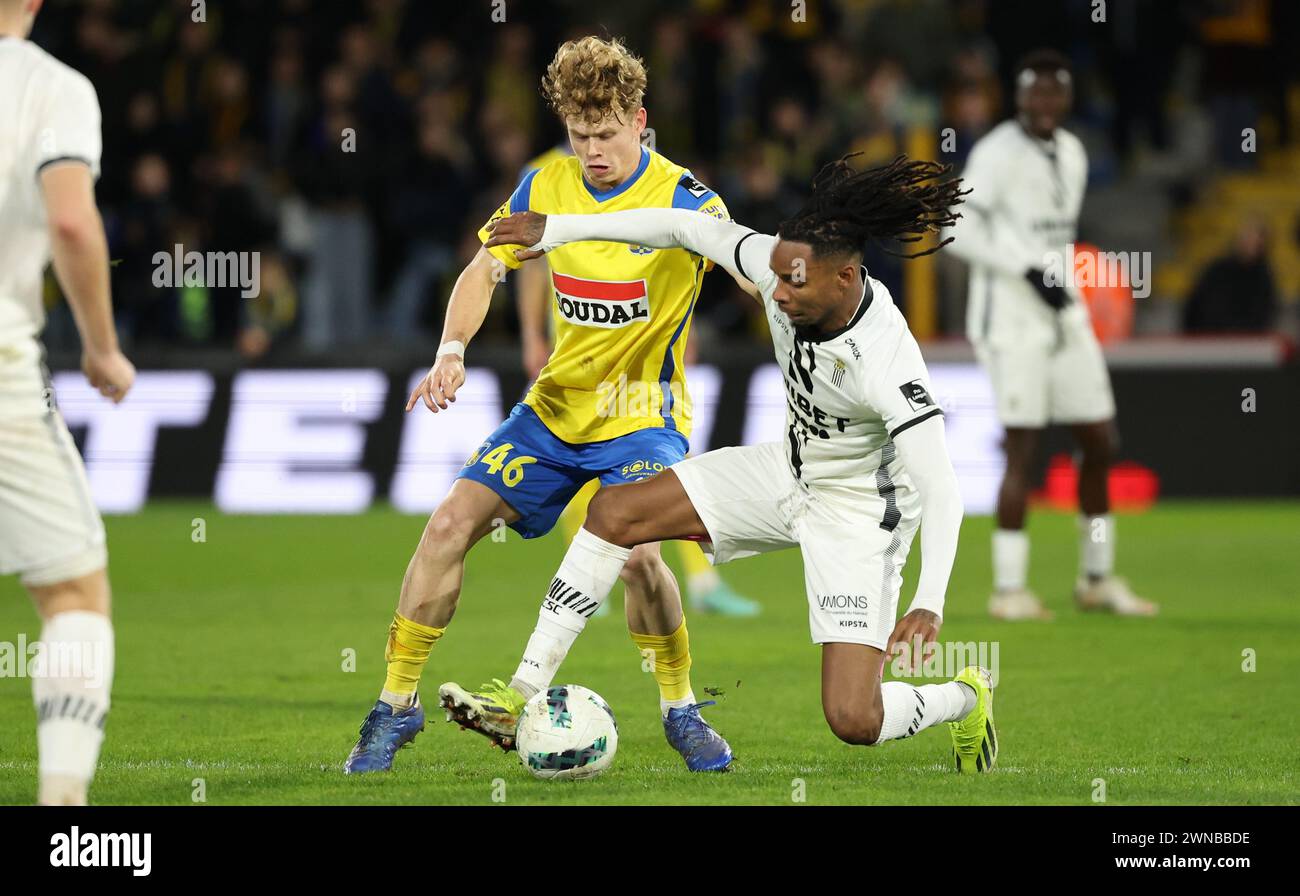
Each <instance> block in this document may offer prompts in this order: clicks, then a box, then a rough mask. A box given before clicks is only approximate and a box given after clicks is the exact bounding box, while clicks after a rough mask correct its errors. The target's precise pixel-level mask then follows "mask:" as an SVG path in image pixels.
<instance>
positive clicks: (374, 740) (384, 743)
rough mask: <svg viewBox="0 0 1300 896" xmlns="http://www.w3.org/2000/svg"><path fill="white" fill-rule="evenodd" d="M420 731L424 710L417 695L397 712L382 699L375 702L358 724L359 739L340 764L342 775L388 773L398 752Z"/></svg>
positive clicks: (422, 728) (421, 729)
mask: <svg viewBox="0 0 1300 896" xmlns="http://www.w3.org/2000/svg"><path fill="white" fill-rule="evenodd" d="M423 730H424V707H423V706H421V705H420V698H419V695H417V696H416V698H415V700H414V701H413V702H412V703H411V705H410V706H408V707H407V708H406V709H403V710H399V711H397V712H393V708H392V707H391V706H389V705H388V704H387V703H385V702H384V701H383V700H377V701H375V708H374V709H372V710H370V715H368V716H366V720H365V721H364V722H363V723H362V724H361V739H360V740H358V741H357V745H356V746H355V747H353V748H352V752H351V753H349V754H348V761H347V762H345V763H343V773H344V774H345V775H358V774H361V773H362V772H387V771H391V770H392V768H393V757H394V756H395V755H396V754H397V751H398V750H400V749H401V748H402V747H404V746H406V745H407V744H409V743H410V742H411V741H413V740H415V735H417V734H419V733H420V732H421V731H423Z"/></svg>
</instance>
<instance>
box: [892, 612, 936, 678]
mask: <svg viewBox="0 0 1300 896" xmlns="http://www.w3.org/2000/svg"><path fill="white" fill-rule="evenodd" d="M939 625H940V619H939V617H938V616H936V615H935V614H934V613H931V612H930V611H929V610H913V611H912V612H910V613H908V614H907V615H906V616H904V617H903V618H902V619H900V620H898V625H896V626H894V631H893V634H891V635H890V636H889V645H888V649H887V650H886V651H885V653H886V656H888V657H896V656H900V655H901V656H903V658H904V659H903V662H904V666H903V668H904V669H906V670H907V672H908V674H913V675H914V674H916V672H917V671H918V670H919V669H920V667H921V663H922V662H923V661H924V659H925V653H926V650H927V648H928V646H929V645H931V644H934V643H936V642H937V641H938V640H939Z"/></svg>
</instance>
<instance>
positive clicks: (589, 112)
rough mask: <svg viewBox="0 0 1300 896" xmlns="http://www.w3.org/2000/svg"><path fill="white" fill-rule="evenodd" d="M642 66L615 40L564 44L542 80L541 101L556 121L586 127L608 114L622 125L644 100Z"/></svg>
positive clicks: (585, 40) (644, 81) (643, 73)
mask: <svg viewBox="0 0 1300 896" xmlns="http://www.w3.org/2000/svg"><path fill="white" fill-rule="evenodd" d="M645 85H646V74H645V63H643V62H642V61H641V60H640V58H638V57H637V56H636V55H635V54H634V53H632V52H631V51H630V50H629V49H628V48H627V47H625V46H623V42H622V41H621V40H619V39H618V38H614V39H613V40H601V39H600V38H599V37H591V36H589V37H584V38H581V39H579V40H570V41H565V42H564V43H563V44H561V45H560V48H559V49H558V50H556V51H555V58H554V59H552V60H551V64H550V65H549V66H547V67H546V75H545V76H544V77H543V78H542V95H543V96H545V97H546V99H547V101H548V102H549V103H550V104H551V108H552V109H554V110H555V112H556V114H557V115H559V116H560V118H561V119H568V118H570V117H575V118H581V119H583V120H584V121H586V122H587V123H589V124H596V123H597V122H599V121H602V120H603V119H604V118H605V117H606V116H608V115H609V114H610V113H613V114H614V115H615V116H616V117H617V118H618V119H619V121H627V120H628V118H630V117H631V116H633V115H635V114H636V111H637V109H640V108H641V100H642V98H643V97H644V96H645Z"/></svg>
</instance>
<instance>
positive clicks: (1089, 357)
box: [975, 326, 1115, 429]
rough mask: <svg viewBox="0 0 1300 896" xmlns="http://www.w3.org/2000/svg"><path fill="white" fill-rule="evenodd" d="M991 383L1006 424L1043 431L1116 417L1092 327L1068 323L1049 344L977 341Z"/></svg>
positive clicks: (1100, 353)
mask: <svg viewBox="0 0 1300 896" xmlns="http://www.w3.org/2000/svg"><path fill="white" fill-rule="evenodd" d="M975 354H976V356H977V357H978V358H979V361H980V363H981V364H982V365H983V366H984V369H985V370H986V371H988V374H989V378H990V379H992V381H993V394H994V395H995V396H997V405H998V419H999V420H1000V421H1001V422H1002V425H1003V426H1006V427H1015V428H1020V429H1043V428H1044V427H1046V426H1047V425H1048V424H1049V423H1065V424H1069V423H1099V422H1101V421H1103V420H1109V419H1111V418H1112V417H1114V416H1115V395H1114V393H1113V392H1112V391H1111V387H1110V374H1109V373H1108V372H1107V371H1106V358H1105V356H1104V355H1103V354H1102V352H1101V345H1100V344H1099V343H1098V342H1097V337H1096V336H1094V335H1093V332H1092V328H1091V327H1076V326H1065V327H1063V328H1062V341H1061V344H1060V346H1059V347H1058V348H1056V350H1054V351H1053V350H1052V348H1050V347H1039V346H1029V347H1023V348H1022V347H1014V348H1007V347H996V348H995V347H993V346H988V345H976V346H975Z"/></svg>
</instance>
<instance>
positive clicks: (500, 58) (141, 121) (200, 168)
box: [33, 0, 1300, 357]
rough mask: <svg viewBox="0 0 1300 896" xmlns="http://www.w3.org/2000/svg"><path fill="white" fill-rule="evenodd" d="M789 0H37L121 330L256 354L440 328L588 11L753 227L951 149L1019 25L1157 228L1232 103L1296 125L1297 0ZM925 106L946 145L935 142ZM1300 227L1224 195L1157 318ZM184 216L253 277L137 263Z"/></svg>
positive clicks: (1254, 286) (1005, 87)
mask: <svg viewBox="0 0 1300 896" xmlns="http://www.w3.org/2000/svg"><path fill="white" fill-rule="evenodd" d="M798 6H799V4H791V3H789V2H785V0H733V2H728V0H684V2H677V0H657V2H654V3H648V2H647V3H640V2H635V3H633V2H626V3H611V4H603V5H599V4H598V5H593V4H590V3H585V2H578V0H551V2H545V0H504V2H498V3H492V2H489V0H466V2H463V3H443V2H429V0H422V2H420V0H355V2H320V0H318V2H311V0H211V2H207V3H205V4H198V3H194V2H192V0H158V2H131V0H47V3H46V7H45V9H44V11H43V12H42V14H41V16H40V17H39V18H38V20H37V29H36V31H35V33H34V34H33V39H34V40H36V41H37V42H39V43H40V44H42V45H43V46H44V47H46V48H47V49H48V50H50V51H51V52H53V53H54V54H55V55H56V56H58V57H59V58H61V59H63V60H65V61H67V62H68V63H70V64H71V65H73V66H74V67H76V68H77V69H79V70H81V71H82V72H84V73H85V74H86V75H88V76H89V77H90V78H91V80H92V81H93V82H94V84H95V85H96V87H97V89H98V91H99V97H100V104H101V107H102V109H103V132H104V159H103V177H102V179H101V181H100V184H99V194H98V195H99V201H100V205H101V208H102V210H103V214H104V218H105V224H106V227H107V230H108V234H109V241H110V247H111V254H112V258H113V259H114V260H115V261H114V268H113V287H114V297H115V301H116V304H117V308H118V314H119V321H120V328H121V330H122V335H123V339H124V341H125V343H126V344H127V345H129V346H133V347H148V346H165V347H176V346H212V347H223V348H225V347H229V348H231V349H234V350H238V351H239V352H241V353H242V354H243V355H245V356H248V357H256V356H260V355H262V354H263V353H265V352H268V351H271V352H275V351H278V350H280V349H282V348H287V349H306V350H309V351H320V352H328V351H330V350H332V349H336V348H340V347H346V346H349V345H362V346H364V345H376V344H384V345H387V344H394V343H410V344H415V345H428V344H430V343H433V342H436V340H437V338H438V330H439V328H440V324H441V316H442V312H443V309H444V304H445V301H446V296H447V294H448V291H449V289H450V286H451V283H452V282H453V281H454V278H455V276H456V274H457V273H458V272H459V270H460V268H461V266H462V265H463V264H464V263H465V262H466V261H468V259H469V258H470V257H471V256H472V255H473V254H474V252H475V251H476V249H477V247H478V240H477V238H476V235H475V231H476V230H477V229H478V227H479V226H480V225H481V223H482V222H483V221H484V220H486V219H487V217H488V216H489V215H490V214H491V212H492V211H493V209H494V208H495V207H496V206H497V205H498V204H499V203H500V202H501V201H502V200H503V199H504V198H505V197H506V196H507V195H509V193H510V192H511V191H512V190H513V188H514V186H515V184H516V182H517V181H518V179H519V177H520V175H521V173H522V171H523V170H524V167H525V165H526V164H527V163H528V162H529V160H530V159H532V158H533V157H535V156H536V155H538V154H539V153H542V152H544V151H545V150H547V149H549V148H551V147H554V146H556V145H557V144H559V143H561V142H562V140H563V131H562V128H561V127H560V124H559V122H557V121H556V120H554V116H553V115H552V114H551V113H550V112H549V111H548V110H547V109H546V108H545V106H544V104H543V101H542V98H541V96H540V94H539V92H538V83H539V80H540V77H541V74H542V72H543V70H544V68H545V66H546V63H547V62H548V61H549V59H550V57H551V54H552V53H553V52H554V49H555V47H556V45H557V44H558V43H559V42H561V41H562V40H565V39H567V38H570V37H574V36H579V35H582V34H586V33H596V34H602V35H616V36H622V37H623V38H624V39H625V40H626V42H627V43H628V45H629V46H630V47H631V48H632V49H633V50H634V51H635V52H637V53H638V54H640V55H641V56H642V57H643V58H644V59H645V61H646V63H647V66H648V70H649V91H648V95H647V97H646V106H647V108H648V110H649V124H650V126H651V127H652V128H654V131H655V140H656V145H657V148H658V149H659V151H660V152H662V153H664V154H665V155H667V156H668V157H669V158H671V159H673V160H674V161H677V162H679V163H681V164H683V165H686V166H688V167H690V168H691V169H692V171H693V172H694V173H695V174H696V176H697V177H698V178H699V179H701V180H702V181H704V182H705V183H707V184H709V185H710V186H712V187H714V188H715V189H717V190H718V191H719V192H720V193H721V194H722V196H723V198H724V200H725V201H726V202H727V204H728V205H729V207H730V210H731V212H732V215H733V217H735V218H736V219H737V220H740V221H743V222H744V223H745V224H747V225H749V226H752V227H754V228H757V229H760V230H766V231H773V230H775V228H776V227H777V225H778V224H779V222H780V221H781V220H782V219H783V218H784V217H785V216H787V215H789V214H790V213H791V212H792V211H793V210H794V209H795V208H797V207H798V205H799V203H800V201H801V199H802V197H803V196H804V193H805V188H806V185H807V184H808V182H809V180H810V179H811V177H812V175H813V173H814V172H815V171H816V170H817V168H818V167H819V166H820V165H822V164H823V163H825V162H826V161H828V160H830V159H832V158H835V157H838V156H840V155H842V154H844V153H845V152H850V151H859V150H860V151H862V152H863V153H864V158H865V159H866V160H867V161H887V160H888V159H890V158H892V157H893V156H894V155H896V154H897V153H899V152H909V153H912V154H918V148H920V149H921V150H923V151H929V152H931V153H933V154H935V157H937V158H940V159H943V160H945V161H951V162H953V163H954V164H955V165H957V166H960V164H961V162H962V160H963V159H964V157H965V155H966V153H967V152H968V150H969V148H970V145H971V144H972V143H973V142H974V141H975V140H976V139H977V138H978V137H980V136H981V135H982V134H983V133H984V132H986V131H987V130H988V129H989V128H990V127H991V126H993V125H994V124H996V123H997V122H998V121H999V120H1001V119H1002V118H1004V117H1006V116H1007V115H1008V114H1009V113H1010V102H1011V96H1010V88H1009V85H1010V80H1011V74H1012V72H1011V69H1012V66H1013V65H1014V62H1015V60H1016V58H1017V57H1019V56H1020V55H1021V54H1022V53H1023V52H1025V51H1027V50H1029V49H1032V48H1034V47H1037V46H1040V45H1052V46H1055V47H1057V48H1059V49H1061V50H1063V51H1065V52H1066V53H1067V54H1068V55H1069V57H1070V58H1071V60H1072V61H1073V64H1074V66H1075V69H1076V108H1075V114H1074V119H1073V121H1072V123H1071V127H1073V128H1074V129H1075V130H1076V132H1078V133H1079V134H1080V135H1081V136H1082V137H1084V139H1085V142H1086V144H1087V146H1088V149H1089V153H1090V158H1091V164H1092V174H1091V176H1092V186H1093V188H1094V189H1099V190H1100V189H1106V188H1112V189H1114V188H1117V187H1118V188H1120V190H1121V192H1122V191H1123V190H1124V189H1125V188H1126V185H1127V184H1128V183H1129V182H1130V179H1133V178H1137V177H1139V176H1141V174H1142V172H1143V171H1150V170H1152V168H1153V166H1154V167H1155V168H1160V165H1161V164H1163V165H1164V168H1163V169H1162V170H1163V172H1164V173H1163V175H1162V178H1161V180H1160V184H1161V190H1162V191H1163V193H1164V195H1165V196H1166V197H1167V198H1168V199H1169V200H1170V203H1171V204H1170V206H1169V208H1170V209H1171V210H1170V211H1168V212H1162V213H1160V214H1158V215H1153V216H1151V218H1152V219H1151V220H1149V221H1145V222H1143V226H1145V227H1147V228H1149V229H1150V230H1151V231H1152V232H1153V235H1152V236H1151V239H1150V244H1151V245H1153V246H1158V245H1161V244H1163V243H1164V242H1166V241H1167V240H1168V239H1169V236H1168V233H1169V231H1170V230H1171V228H1172V225H1171V221H1170V215H1172V214H1175V213H1176V212H1177V210H1178V209H1179V208H1181V207H1184V206H1186V205H1188V204H1190V203H1193V202H1195V201H1196V199H1197V197H1198V191H1199V190H1200V189H1201V188H1202V186H1203V185H1204V184H1205V183H1206V182H1207V181H1208V180H1209V179H1210V178H1212V177H1214V176H1217V175H1219V174H1222V173H1231V172H1234V171H1241V170H1246V171H1249V170H1250V169H1252V167H1253V166H1255V165H1257V164H1258V161H1257V157H1256V155H1255V154H1253V153H1245V152H1243V151H1242V147H1241V144H1242V136H1241V135H1242V132H1243V129H1245V128H1251V129H1255V128H1260V127H1261V124H1265V125H1266V126H1265V127H1263V128H1262V130H1261V131H1260V135H1261V136H1260V139H1261V140H1263V141H1266V142H1270V143H1271V144H1272V145H1276V146H1286V145H1295V144H1296V143H1298V142H1300V121H1298V120H1296V106H1297V104H1296V103H1294V102H1292V101H1291V100H1292V99H1293V97H1294V91H1295V90H1296V85H1297V84H1298V83H1300V74H1298V72H1300V69H1298V62H1297V60H1298V59H1300V54H1296V53H1294V51H1293V50H1291V48H1290V47H1289V46H1287V44H1288V43H1289V41H1283V39H1282V35H1288V34H1289V35H1290V36H1291V37H1295V36H1296V35H1297V34H1300V27H1297V22H1300V4H1297V3H1292V2H1288V0H1189V2H1182V3H1176V2H1163V0H1113V2H1110V3H1103V4H1101V7H1102V8H1103V9H1104V13H1105V16H1106V21H1104V22H1098V21H1095V17H1096V11H1097V9H1098V4H1097V3H1095V2H1092V0H1059V2H1056V0H1051V2H1048V0H838V2H818V0H809V2H808V3H807V5H806V10H807V12H806V17H801V16H800V15H799V14H798V13H797V10H793V7H798ZM199 7H202V11H203V20H202V21H195V18H196V10H197V9H198V8H199ZM502 12H504V15H505V21H504V22H502V21H498V20H497V19H499V18H500V14H501V13H502ZM494 14H495V15H494ZM800 18H803V19H804V20H802V21H800V20H799V19H800ZM1189 110H1191V111H1193V112H1195V113H1196V115H1197V117H1198V118H1197V120H1199V121H1201V122H1203V125H1204V126H1203V127H1201V128H1200V130H1199V131H1197V130H1196V129H1195V128H1190V129H1189V127H1187V125H1186V121H1187V115H1188V112H1189ZM943 128H952V129H953V130H952V132H951V133H952V136H953V139H954V140H955V144H954V145H952V146H946V147H943V148H941V146H940V141H939V135H940V133H941V130H942V129H943ZM1189 133H1191V134H1192V136H1191V137H1189V136H1188V134H1189ZM1189 140H1191V141H1192V142H1193V143H1195V144H1196V145H1194V146H1192V147H1191V148H1190V149H1189V147H1188V145H1187V144H1188V141H1189ZM1293 220H1295V219H1293ZM1127 226H1128V230H1125V231H1123V234H1124V236H1123V237H1122V238H1128V239H1132V237H1130V236H1128V235H1129V234H1130V233H1131V231H1132V226H1133V225H1132V222H1131V221H1130V222H1128V225H1127ZM1108 236H1110V234H1108V232H1107V221H1106V220H1105V216H1098V215H1093V216H1091V217H1090V216H1088V214H1087V213H1085V220H1084V232H1083V233H1081V237H1082V238H1085V239H1089V240H1090V241H1091V242H1094V243H1098V244H1099V245H1103V246H1105V245H1106V244H1107V238H1108ZM1297 239H1300V233H1293V232H1279V231H1278V229H1277V228H1275V227H1274V228H1269V227H1268V226H1266V224H1264V223H1263V222H1261V221H1246V222H1242V225H1241V228H1240V232H1239V234H1238V236H1237V238H1236V240H1235V243H1234V244H1233V245H1227V243H1226V241H1225V244H1224V245H1223V246H1222V247H1221V249H1222V251H1223V253H1224V257H1223V258H1222V259H1221V260H1219V261H1215V262H1213V263H1212V264H1210V265H1209V266H1208V267H1207V268H1206V269H1205V270H1204V271H1203V273H1199V272H1198V281H1197V282H1196V283H1195V284H1194V288H1192V289H1190V290H1188V291H1187V292H1188V297H1187V300H1186V302H1185V304H1184V305H1183V306H1180V307H1179V313H1178V314H1177V315H1175V316H1174V317H1173V319H1174V320H1180V319H1181V320H1184V321H1185V326H1186V328H1187V329H1188V330H1189V331H1197V332H1224V331H1234V330H1236V331H1261V330H1267V329H1269V328H1270V327H1272V326H1273V325H1274V319H1275V316H1276V310H1277V307H1278V306H1279V305H1280V304H1287V303H1290V302H1292V301H1294V299H1295V298H1296V297H1295V296H1286V295H1279V294H1278V293H1279V290H1278V287H1277V286H1276V284H1275V279H1274V277H1273V276H1272V274H1271V272H1270V268H1269V263H1268V252H1267V248H1268V245H1269V241H1270V240H1276V241H1282V242H1283V243H1287V244H1290V251H1292V252H1294V251H1295V244H1294V243H1293V242H1292V241H1293V240H1297ZM178 244H179V245H181V246H183V247H184V249H185V250H186V251H190V250H197V251H200V252H202V251H208V250H211V251H220V252H229V251H240V252H254V251H255V252H258V253H260V260H261V293H260V295H259V296H257V297H256V298H252V299H245V298H242V297H241V295H240V289H239V287H238V286H237V285H236V286H230V287H217V286H209V285H191V286H184V285H182V286H180V287H177V288H160V287H158V286H155V285H154V271H155V264H154V260H153V259H154V256H155V254H156V253H158V252H167V253H171V252H172V251H173V247H174V246H176V245H178ZM1122 248H1125V249H1130V248H1134V247H1133V246H1131V245H1124V246H1122ZM1138 248H1142V246H1139V247H1138ZM1157 262H1159V258H1157ZM869 264H870V266H871V269H872V272H873V274H874V275H875V276H877V277H879V278H881V279H882V280H884V281H885V282H886V283H887V284H888V285H889V286H890V287H891V289H892V290H893V291H894V293H895V295H896V296H902V295H904V293H905V288H904V284H903V278H904V277H905V271H904V268H905V264H903V263H900V262H898V261H897V260H895V259H892V258H890V257H889V256H888V255H885V254H883V253H881V254H879V256H878V257H873V258H871V259H869ZM940 275H941V280H942V282H943V284H945V285H944V288H943V289H942V290H941V291H940V307H939V311H938V330H937V332H938V335H960V334H961V332H962V328H963V314H962V311H961V304H962V301H963V299H962V297H961V295H960V293H961V291H962V290H964V282H965V280H964V276H962V275H961V272H960V265H959V263H957V262H956V261H955V260H951V259H949V260H946V261H944V262H943V263H942V265H941V271H940ZM706 280H707V284H706V290H705V295H704V296H703V297H702V299H701V303H700V310H699V313H698V317H697V322H696V326H697V328H698V330H702V331H703V332H704V333H705V334H707V338H711V339H719V340H728V339H731V340H744V339H758V338H761V331H760V330H759V327H760V326H761V324H760V323H759V322H758V321H757V320H756V319H755V316H754V314H753V308H752V303H750V302H749V301H748V300H747V299H745V298H743V297H742V296H741V294H740V293H739V292H738V291H737V290H736V289H735V287H734V285H733V284H731V283H730V281H729V280H728V278H725V277H717V276H714V277H709V278H706ZM50 295H51V305H52V314H51V326H50V330H49V332H48V334H47V338H48V340H49V341H50V343H51V345H52V347H53V348H60V347H65V348H66V347H72V346H74V345H75V333H74V332H73V331H72V329H71V327H70V324H69V322H68V316H67V314H66V311H64V310H61V309H60V308H59V307H58V300H57V290H56V289H55V288H54V287H53V285H52V286H51V290H50ZM1177 298H1178V299H1182V298H1183V297H1182V296H1178V297H1177ZM1170 299H1171V297H1170V296H1162V295H1159V294H1157V295H1155V296H1152V297H1151V298H1150V299H1146V300H1144V301H1146V302H1166V303H1168V302H1169V301H1170ZM516 333H517V320H516V316H515V313H514V305H513V301H512V299H511V295H510V289H509V288H505V289H498V290H497V294H496V296H495V297H494V301H493V307H492V309H491V311H490V312H489V317H488V320H487V322H486V324H485V328H484V331H483V336H481V337H480V338H482V339H485V340H489V339H495V340H501V341H503V342H504V341H509V340H511V339H513V338H514V336H515V334H516Z"/></svg>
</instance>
